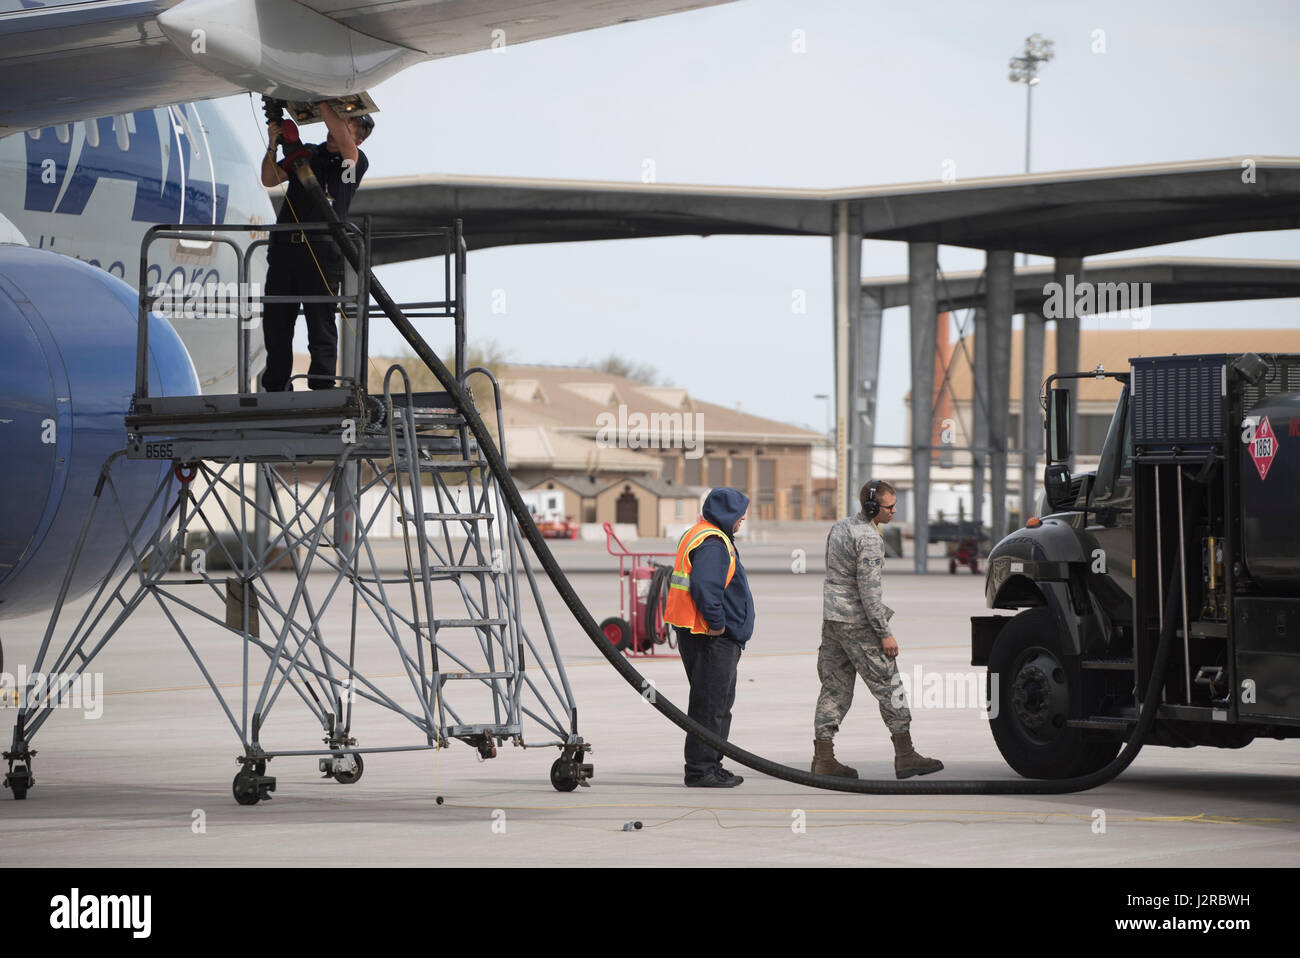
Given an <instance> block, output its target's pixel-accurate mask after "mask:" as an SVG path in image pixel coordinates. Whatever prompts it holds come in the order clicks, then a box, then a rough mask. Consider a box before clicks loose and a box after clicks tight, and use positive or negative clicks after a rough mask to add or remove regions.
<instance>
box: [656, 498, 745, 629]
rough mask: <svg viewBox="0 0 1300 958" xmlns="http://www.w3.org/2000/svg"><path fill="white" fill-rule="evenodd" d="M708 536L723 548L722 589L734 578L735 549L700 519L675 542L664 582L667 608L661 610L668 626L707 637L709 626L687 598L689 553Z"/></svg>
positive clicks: (717, 531)
mask: <svg viewBox="0 0 1300 958" xmlns="http://www.w3.org/2000/svg"><path fill="white" fill-rule="evenodd" d="M709 536H717V537H718V538H720V539H721V540H722V541H723V543H725V544H726V546H727V557H728V558H729V560H730V562H729V563H728V565H727V581H726V582H725V583H723V586H722V587H723V588H724V589H725V588H726V587H727V586H729V585H731V579H732V577H733V576H734V575H735V574H736V547H735V546H733V545H732V544H731V540H730V539H729V538H727V536H726V535H724V534H723V532H722V530H721V529H719V528H718V527H717V526H715V525H714V524H713V523H712V522H709V521H708V520H707V519H701V520H700V521H699V522H697V523H695V525H693V526H691V527H690V528H689V529H687V530H686V532H685V533H683V535H682V537H681V538H680V539H678V540H677V559H676V561H674V562H673V574H672V577H671V578H670V579H669V580H668V604H667V606H666V607H665V609H664V621H665V622H666V623H668V624H669V625H678V626H681V627H682V628H684V629H690V630H691V634H692V635H699V634H701V633H705V634H707V633H708V631H709V624H708V623H707V622H705V621H704V616H703V615H701V614H700V610H699V609H697V608H696V607H695V600H694V599H692V598H691V552H692V551H693V550H694V549H695V547H696V546H698V545H699V544H700V543H701V542H703V541H704V540H705V539H707V538H709Z"/></svg>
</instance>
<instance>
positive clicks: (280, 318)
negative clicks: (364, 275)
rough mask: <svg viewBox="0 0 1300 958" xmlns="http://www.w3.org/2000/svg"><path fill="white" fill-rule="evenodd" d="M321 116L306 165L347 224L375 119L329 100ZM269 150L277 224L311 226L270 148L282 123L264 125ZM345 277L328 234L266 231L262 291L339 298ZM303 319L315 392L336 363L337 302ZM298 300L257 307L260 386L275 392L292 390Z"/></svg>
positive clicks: (306, 308) (300, 196)
mask: <svg viewBox="0 0 1300 958" xmlns="http://www.w3.org/2000/svg"><path fill="white" fill-rule="evenodd" d="M320 114H321V119H323V120H324V121H325V126H326V128H327V129H328V130H329V136H328V137H327V138H326V139H325V142H324V143H318V144H315V145H308V146H307V149H309V150H311V152H312V156H311V160H310V162H311V168H312V172H313V173H315V174H316V179H317V181H318V182H319V183H320V185H321V188H322V189H323V190H324V191H325V197H326V199H327V200H328V201H329V203H330V205H331V206H332V207H333V209H334V215H335V216H337V217H338V219H339V220H341V221H344V222H346V221H347V218H348V207H349V206H350V205H351V204H352V196H353V194H355V193H356V191H357V186H358V185H360V183H361V178H362V177H363V176H365V175H366V170H367V169H368V168H369V166H370V161H369V160H368V159H366V155H365V154H364V153H362V152H361V150H360V148H359V147H360V145H361V143H363V142H364V141H365V139H366V137H367V136H369V134H370V131H371V130H373V129H374V126H375V121H374V120H372V119H371V118H370V117H369V116H361V117H348V118H347V119H346V120H344V119H342V118H341V117H339V115H338V114H337V113H335V112H334V110H333V108H331V107H330V105H329V104H328V103H322V104H321V105H320ZM266 131H267V135H268V137H269V138H270V147H269V148H268V149H267V151H266V155H265V156H264V157H263V158H262V185H263V186H267V187H271V186H276V185H278V184H280V183H283V182H285V181H286V180H288V181H289V187H288V189H287V190H286V191H285V196H284V205H283V206H281V207H280V216H279V219H278V222H280V223H314V222H317V221H318V219H319V215H318V214H317V213H316V212H315V207H314V206H313V205H312V203H311V200H310V198H309V197H308V196H307V191H306V190H304V189H303V187H302V184H300V183H299V182H298V180H297V179H296V178H295V179H290V178H289V175H288V174H287V173H285V172H284V170H282V169H281V168H280V167H279V165H277V163H276V162H275V147H276V144H277V143H279V141H280V136H281V128H280V124H279V123H276V122H274V121H272V122H270V123H268V124H267V127H266ZM342 279H343V254H342V252H341V251H340V250H339V248H338V246H337V245H336V244H335V243H334V241H333V240H332V239H330V238H329V236H328V235H327V234H323V233H310V234H308V233H306V232H289V231H277V232H275V233H272V234H271V243H270V246H269V247H268V249H267V271H266V294H267V295H268V296H337V295H338V290H339V286H340V284H341V282H342ZM301 305H302V312H303V315H304V316H306V317H307V350H308V352H310V353H311V366H310V368H309V369H308V370H307V385H308V386H309V387H310V388H312V389H330V388H333V387H334V385H335V380H334V376H335V374H336V371H337V368H336V367H337V362H338V341H339V336H338V327H337V326H336V325H335V321H334V314H335V311H336V309H337V307H336V305H335V304H334V303H302V304H301ZM298 307H299V303H289V302H284V303H267V304H266V305H265V307H264V308H263V310H262V336H263V340H264V342H265V343H266V369H265V371H264V372H263V373H262V389H263V390H264V391H266V392H279V391H281V390H285V389H290V388H292V387H291V386H290V385H289V376H290V374H291V373H292V372H293V327H294V324H295V323H296V322H297V321H298Z"/></svg>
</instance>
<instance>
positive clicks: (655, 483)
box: [602, 476, 709, 500]
mask: <svg viewBox="0 0 1300 958" xmlns="http://www.w3.org/2000/svg"><path fill="white" fill-rule="evenodd" d="M627 482H630V483H632V484H633V485H637V486H640V487H641V488H642V489H645V490H647V491H649V492H653V493H654V494H655V495H656V496H658V497H659V498H660V499H695V500H698V499H699V498H700V496H702V495H704V494H705V493H706V492H708V491H709V487H708V486H683V485H680V484H678V483H676V482H673V481H672V480H671V479H655V478H652V477H649V476H635V477H632V478H629V479H623V480H619V481H618V482H615V483H611V485H615V486H617V485H622V484H623V483H627ZM602 491H604V490H602Z"/></svg>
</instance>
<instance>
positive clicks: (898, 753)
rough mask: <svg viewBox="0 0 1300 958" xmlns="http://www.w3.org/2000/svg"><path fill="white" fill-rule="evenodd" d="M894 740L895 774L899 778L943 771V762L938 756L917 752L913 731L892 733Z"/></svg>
mask: <svg viewBox="0 0 1300 958" xmlns="http://www.w3.org/2000/svg"><path fill="white" fill-rule="evenodd" d="M890 738H892V739H893V740H894V775H895V776H896V777H897V778H911V777H912V776H913V775H929V774H930V773H931V772H941V771H943V762H941V761H939V760H938V759H937V758H926V757H925V756H924V755H919V754H917V751H916V749H914V748H913V747H912V733H911V732H899V733H898V734H896V735H891V736H890Z"/></svg>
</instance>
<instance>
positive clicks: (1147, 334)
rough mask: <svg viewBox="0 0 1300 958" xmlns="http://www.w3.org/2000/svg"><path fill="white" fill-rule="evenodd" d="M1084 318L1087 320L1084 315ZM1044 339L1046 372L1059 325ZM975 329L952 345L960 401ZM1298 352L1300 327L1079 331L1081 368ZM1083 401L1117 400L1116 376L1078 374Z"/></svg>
mask: <svg viewBox="0 0 1300 958" xmlns="http://www.w3.org/2000/svg"><path fill="white" fill-rule="evenodd" d="M1085 322H1086V321H1085ZM1045 333H1046V334H1045V336H1044V345H1043V378H1044V379H1046V378H1047V377H1048V376H1050V375H1051V374H1052V373H1054V372H1056V330H1055V328H1053V327H1050V326H1049V327H1048V328H1047V330H1046V331H1045ZM974 339H975V337H974V334H971V335H969V336H966V337H963V339H962V343H964V344H965V346H964V348H965V354H963V346H962V345H961V344H954V345H953V363H952V368H951V370H950V374H949V383H950V384H951V385H952V390H953V395H954V396H956V397H957V400H958V401H959V402H968V401H969V400H970V396H971V374H970V364H969V362H968V361H967V360H966V358H965V356H972V357H973V356H974V355H975V344H974ZM1247 352H1257V353H1300V329H1102V330H1096V329H1083V330H1081V331H1080V334H1079V369H1073V370H1069V372H1082V371H1084V370H1088V369H1094V368H1096V366H1097V365H1098V364H1100V365H1102V366H1104V367H1105V368H1106V369H1107V370H1108V371H1110V372H1123V371H1127V369H1128V365H1129V360H1130V359H1132V358H1135V357H1138V356H1171V355H1174V354H1182V355H1184V356H1191V355H1196V354H1198V353H1207V354H1215V353H1247ZM1023 353H1024V340H1023V331H1022V330H1019V329H1016V330H1012V332H1011V394H1010V399H1011V402H1012V403H1013V404H1015V405H1017V406H1018V405H1019V403H1020V385H1021V381H1022V379H1023V376H1022V375H1021V372H1020V371H1021V369H1022V368H1023V366H1022V362H1023V360H1022V358H1021V357H1022V356H1023ZM1070 388H1071V389H1074V390H1076V392H1075V395H1076V396H1077V397H1078V399H1079V401H1080V402H1090V401H1094V402H1106V403H1113V402H1114V400H1115V397H1116V396H1117V395H1118V393H1119V390H1118V388H1117V386H1116V385H1115V381H1114V380H1112V379H1101V380H1099V379H1080V380H1076V381H1075V382H1074V383H1073V384H1070Z"/></svg>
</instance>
